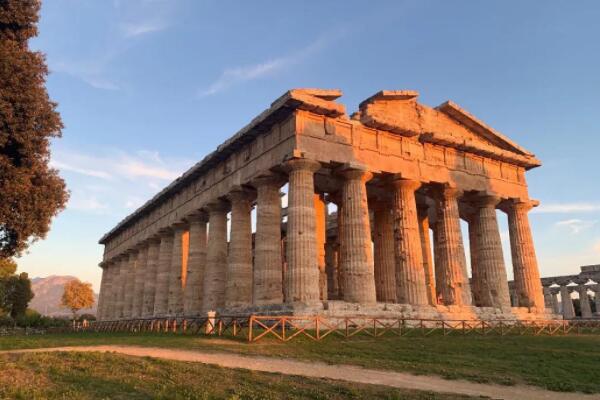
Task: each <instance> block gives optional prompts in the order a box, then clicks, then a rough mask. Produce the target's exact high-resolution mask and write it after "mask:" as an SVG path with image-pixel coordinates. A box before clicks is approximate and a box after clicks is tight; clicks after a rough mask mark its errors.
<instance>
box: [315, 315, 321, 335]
mask: <svg viewBox="0 0 600 400" xmlns="http://www.w3.org/2000/svg"><path fill="white" fill-rule="evenodd" d="M320 326H321V324H320V323H319V316H318V315H317V316H316V318H315V328H316V330H317V340H321V332H320V331H319V328H320Z"/></svg>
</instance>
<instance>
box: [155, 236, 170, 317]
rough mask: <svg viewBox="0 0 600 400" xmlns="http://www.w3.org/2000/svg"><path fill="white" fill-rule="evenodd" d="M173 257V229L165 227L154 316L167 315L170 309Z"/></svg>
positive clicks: (157, 273)
mask: <svg viewBox="0 0 600 400" xmlns="http://www.w3.org/2000/svg"><path fill="white" fill-rule="evenodd" d="M172 257H173V230H171V229H164V230H162V231H161V232H160V247H159V250H158V268H157V272H156V285H155V293H154V316H155V317H166V316H167V314H168V311H169V272H170V270H171V258H172Z"/></svg>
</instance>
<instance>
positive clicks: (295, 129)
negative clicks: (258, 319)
mask: <svg viewBox="0 0 600 400" xmlns="http://www.w3.org/2000/svg"><path fill="white" fill-rule="evenodd" d="M340 96H341V91H339V90H322V89H297V90H291V91H289V92H287V93H286V94H284V95H283V96H282V97H280V98H279V99H278V100H276V101H275V102H274V103H273V104H272V105H271V107H270V108H269V109H268V110H266V111H264V112H263V113H262V114H260V115H259V116H258V117H257V118H255V119H254V120H253V121H252V122H251V123H250V124H249V125H247V126H246V127H245V128H243V129H242V130H241V131H240V132H238V133H237V134H236V135H234V136H233V137H232V138H231V139H229V140H227V141H226V142H225V143H223V144H222V145H221V146H219V147H218V148H217V150H216V151H215V152H213V153H211V154H210V155H209V156H207V157H206V158H205V159H204V160H202V161H201V162H199V163H198V164H196V165H195V166H193V167H192V168H191V169H190V170H188V171H187V172H186V173H184V174H183V175H182V176H181V177H180V178H178V179H177V180H175V181H174V182H173V183H172V184H170V185H169V186H168V187H167V188H165V189H164V190H163V191H161V192H160V193H159V194H157V195H156V196H154V197H153V198H152V199H151V200H150V201H148V202H147V203H146V204H144V205H143V206H142V207H140V208H139V209H138V210H136V211H135V212H134V213H133V214H131V215H130V216H128V217H127V218H125V219H124V220H123V221H121V222H120V223H119V224H118V225H117V226H116V227H115V228H114V229H113V230H111V231H110V232H109V233H107V234H106V235H104V236H103V237H102V238H101V240H100V243H101V244H104V245H105V251H104V259H103V262H102V264H101V266H102V267H103V269H104V271H105V273H106V271H111V272H112V274H110V273H109V275H110V276H108V277H106V278H105V277H104V274H103V280H102V289H101V290H102V291H103V294H104V295H103V296H102V299H101V303H102V306H101V310H100V313H101V314H102V312H105V315H104V316H103V317H104V318H105V319H106V318H109V317H117V318H125V317H136V316H140V315H146V316H147V315H149V314H150V310H149V309H150V308H151V304H149V303H151V301H152V300H154V302H155V307H154V315H157V316H158V315H160V316H164V315H180V314H181V313H183V312H185V313H186V314H188V313H199V312H205V311H208V310H214V309H216V310H218V311H222V312H223V311H232V310H237V311H240V310H246V311H248V310H251V309H252V310H254V311H257V312H260V311H261V309H260V307H263V308H264V307H267V309H268V308H269V307H271V308H272V307H273V306H276V305H283V304H284V303H285V304H288V305H290V304H292V305H293V304H296V303H298V304H302V305H303V306H306V307H309V308H305V309H306V310H309V309H310V310H317V311H318V310H323V307H325V308H326V309H328V310H337V311H338V312H340V313H342V312H344V310H350V309H352V307H353V306H352V305H353V304H359V305H363V306H366V305H369V304H371V305H373V306H369V307H371V308H372V309H373V310H381V309H382V308H381V307H378V306H375V304H376V303H378V302H391V303H394V302H395V303H400V304H406V305H409V306H411V307H412V308H411V309H414V310H417V311H415V312H421V313H422V315H432V313H434V314H435V313H436V312H451V311H452V310H454V311H456V310H459V311H461V310H462V311H461V312H463V311H465V310H466V311H468V312H471V313H473V312H475V313H477V312H479V311H481V310H484V309H485V308H486V309H492V310H499V312H500V313H501V314H502V315H505V314H506V313H509V314H510V303H509V301H508V295H507V293H508V282H507V280H506V271H505V265H504V261H503V259H502V252H501V241H500V236H499V231H498V226H497V220H496V217H495V213H496V209H501V210H502V211H505V212H507V213H508V216H509V225H510V233H511V247H512V251H513V260H514V269H515V276H516V277H518V285H517V286H518V289H517V292H518V293H519V301H518V303H519V306H521V307H527V308H528V310H529V311H530V312H532V313H534V314H536V315H541V314H543V313H544V305H543V297H542V291H541V286H540V283H539V271H538V268H537V260H536V259H535V251H534V248H533V239H532V237H531V230H530V227H529V221H528V219H527V212H528V210H529V209H530V208H531V207H533V206H535V205H536V204H537V202H535V201H533V200H530V199H529V195H528V191H527V183H526V180H525V172H526V171H527V170H528V169H531V168H534V167H537V166H539V165H540V162H539V161H538V160H537V159H536V158H535V157H534V155H533V154H532V153H530V152H528V151H527V150H525V149H523V148H521V147H520V146H518V145H517V144H515V143H513V142H512V141H511V140H510V139H508V138H506V137H505V136H503V135H501V134H500V133H498V132H496V131H494V130H493V129H492V128H490V127H488V126H487V125H485V124H484V123H483V122H481V121H479V120H478V119H477V118H475V117H474V116H472V115H470V114H469V113H467V112H466V111H465V110H462V109H461V108H460V107H458V106H457V105H456V104H454V103H452V102H446V103H444V104H442V105H440V106H439V107H437V108H435V109H434V108H431V107H427V106H424V105H422V104H419V103H418V102H417V97H418V94H417V93H416V92H413V91H381V92H379V93H377V94H375V95H374V96H372V97H370V98H369V99H367V100H365V101H364V102H362V103H361V104H360V107H359V110H358V111H357V112H356V113H354V114H352V116H351V117H349V116H347V115H346V113H345V108H344V106H343V105H341V104H339V103H337V102H336V99H337V98H339V97H340ZM286 181H287V182H289V183H288V185H289V193H288V194H289V207H288V209H287V210H285V212H284V210H282V209H281V204H278V203H279V201H278V193H279V189H280V187H281V185H282V184H284V183H285V182H286ZM327 202H330V203H334V204H336V205H337V207H338V212H337V216H336V217H335V227H333V226H332V224H331V223H330V222H329V221H330V220H331V217H332V216H331V215H329V216H328V213H327V207H326V204H327ZM255 205H256V207H257V210H258V212H257V215H258V218H259V219H260V221H257V232H256V235H253V233H252V232H251V228H250V226H251V223H250V221H251V219H250V218H251V217H250V211H251V210H252V208H253V207H254V206H255ZM377 210H379V211H377ZM230 211H231V219H232V220H231V238H230V241H229V242H228V240H227V227H226V218H227V214H228V213H229V212H230ZM374 213H375V214H374ZM386 213H387V214H389V215H387V214H386ZM200 215H201V216H202V217H199V216H200ZM199 218H200V219H199ZM282 218H286V221H287V222H285V223H283V221H282ZM461 218H463V219H465V220H467V221H468V222H469V230H470V233H469V240H471V248H472V249H478V250H472V254H471V259H472V264H474V261H477V255H478V254H480V255H481V256H482V257H480V258H479V260H480V263H479V264H477V263H475V264H474V265H476V269H475V270H474V271H473V279H472V281H473V284H472V286H473V287H472V288H471V285H470V284H469V277H468V276H467V270H466V259H465V257H466V255H465V254H464V246H463V239H462V237H461V236H462V235H461V232H460V224H459V220H460V219H461ZM199 221H200V222H199ZM207 223H208V224H207ZM264 224H268V225H269V226H264ZM207 225H208V231H207ZM271 225H272V226H271ZM211 227H212V228H211ZM211 229H212V230H211ZM430 229H432V230H433V232H434V241H433V242H434V243H433V246H432V244H431V243H430V241H429V230H430ZM184 235H185V237H186V238H187V239H185V240H186V241H183V242H182V237H184ZM193 238H203V239H201V240H202V243H198V242H197V241H195V240H198V239H193ZM253 238H260V243H258V244H257V243H255V240H254V239H253ZM373 242H375V244H373ZM373 247H375V248H376V254H377V257H385V262H382V261H381V260H380V259H376V258H375V257H374V254H373ZM432 247H433V249H432ZM432 250H433V254H434V256H433V257H432V255H431V254H432ZM392 253H393V254H392ZM150 255H152V257H154V259H152V260H149V257H150ZM182 257H183V258H182ZM257 260H258V261H257ZM257 262H258V263H260V265H257ZM278 265H279V266H280V267H279V271H280V273H278V272H277V269H278V267H277V266H278ZM149 266H151V267H149ZM381 268H383V270H381ZM188 275H190V276H191V277H192V280H191V281H190V282H186V277H187V276H188ZM147 279H154V282H153V283H152V284H148V285H145V284H144V281H145V280H146V281H147ZM165 279H166V280H167V282H165ZM122 280H124V281H126V283H121V281H122ZM173 285H175V286H173ZM378 285H385V288H383V287H380V286H378ZM192 288H193V289H192ZM471 289H473V290H471ZM110 290H112V292H111V299H110V300H105V299H106V296H105V294H106V293H107V291H110ZM186 290H187V292H186ZM191 290H194V291H197V292H198V293H197V294H194V293H191V292H190V291H191ZM394 291H395V293H394ZM276 292H282V293H280V294H277V293H276ZM132 296H133V297H132ZM140 296H141V297H142V298H141V299H140V298H137V297H140ZM382 297H385V299H383V300H382ZM336 302H337V303H336ZM147 303H148V304H147ZM326 303H327V304H326ZM472 305H475V306H478V307H482V308H481V310H477V309H475V308H474V307H472ZM252 307H254V308H252ZM257 307H258V308H257ZM311 307H312V308H311ZM348 307H350V308H348ZM448 307H449V308H448ZM109 308H110V309H112V311H110V312H109V311H106V310H108V309H109ZM383 309H385V307H384V308H383ZM395 309H399V308H397V307H396V308H395ZM114 310H118V312H115V311H114ZM157 310H158V311H157ZM418 310H421V311H418ZM484 311H485V310H484ZM488 311H489V310H488ZM488 311H486V312H488ZM377 312H379V311H377ZM482 312H483V311H482ZM428 313H429V314H428ZM519 313H520V314H523V311H522V310H521V311H519ZM473 315H474V314H473Z"/></svg>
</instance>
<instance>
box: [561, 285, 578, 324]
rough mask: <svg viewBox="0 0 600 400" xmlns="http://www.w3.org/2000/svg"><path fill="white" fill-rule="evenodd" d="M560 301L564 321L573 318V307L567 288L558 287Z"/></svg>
mask: <svg viewBox="0 0 600 400" xmlns="http://www.w3.org/2000/svg"><path fill="white" fill-rule="evenodd" d="M560 301H561V303H562V314H563V318H564V319H573V318H575V307H574V306H573V299H571V293H570V291H569V287H568V286H561V287H560Z"/></svg>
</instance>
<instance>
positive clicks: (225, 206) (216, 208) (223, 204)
mask: <svg viewBox="0 0 600 400" xmlns="http://www.w3.org/2000/svg"><path fill="white" fill-rule="evenodd" d="M229 206H230V205H229V202H227V201H225V200H221V199H216V200H213V201H211V202H209V203H207V204H206V206H205V208H206V209H207V210H208V213H209V214H215V213H222V212H227V211H229Z"/></svg>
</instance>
